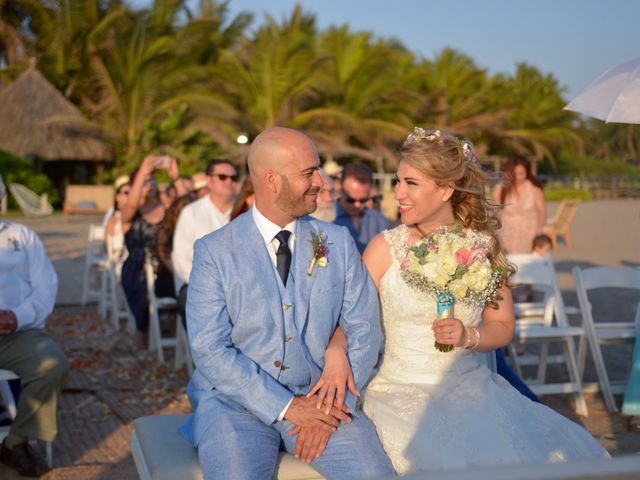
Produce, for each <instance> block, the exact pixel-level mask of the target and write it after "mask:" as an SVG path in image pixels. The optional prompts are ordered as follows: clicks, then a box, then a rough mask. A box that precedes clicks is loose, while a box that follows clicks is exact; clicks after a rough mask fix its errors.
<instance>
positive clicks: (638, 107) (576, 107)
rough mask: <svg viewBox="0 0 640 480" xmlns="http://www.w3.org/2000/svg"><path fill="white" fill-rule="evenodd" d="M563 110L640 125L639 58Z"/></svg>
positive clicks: (597, 81) (606, 75)
mask: <svg viewBox="0 0 640 480" xmlns="http://www.w3.org/2000/svg"><path fill="white" fill-rule="evenodd" d="M564 110H570V111H572V112H578V113H582V114H583V115H588V116H590V117H594V118H598V119H600V120H604V121H605V122H607V123H610V122H614V123H640V58H636V59H635V60H631V61H629V62H626V63H623V64H621V65H618V66H617V67H614V68H612V69H610V70H607V71H606V72H604V73H603V74H602V75H600V76H599V77H598V78H596V79H595V80H594V81H593V82H592V83H591V85H589V86H588V87H587V88H585V89H584V90H583V91H582V93H580V94H579V95H578V96H577V97H576V98H574V99H573V100H572V101H571V102H570V103H569V104H568V105H567V106H566V107H564Z"/></svg>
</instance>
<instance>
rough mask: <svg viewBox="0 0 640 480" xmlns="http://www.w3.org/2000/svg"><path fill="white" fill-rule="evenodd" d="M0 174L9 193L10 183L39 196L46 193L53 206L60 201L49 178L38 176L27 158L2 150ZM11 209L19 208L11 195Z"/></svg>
mask: <svg viewBox="0 0 640 480" xmlns="http://www.w3.org/2000/svg"><path fill="white" fill-rule="evenodd" d="M0 174H2V178H3V179H4V183H5V185H7V191H8V188H9V183H20V184H22V185H24V186H25V187H27V188H28V189H30V190H33V191H34V192H35V193H37V194H38V195H41V194H43V193H46V194H47V195H48V197H49V203H51V204H55V203H57V202H58V201H59V200H60V198H59V195H58V191H57V190H56V189H55V188H54V186H53V183H52V182H51V180H50V179H49V177H47V176H46V175H44V174H37V173H36V170H35V167H34V166H33V164H32V163H31V162H30V161H29V160H27V159H26V158H22V157H16V156H15V155H12V154H11V153H8V152H5V151H2V150H0ZM9 208H11V209H16V208H18V205H17V204H16V203H15V200H14V198H13V196H12V195H9Z"/></svg>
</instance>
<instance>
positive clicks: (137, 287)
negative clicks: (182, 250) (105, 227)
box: [121, 155, 187, 347]
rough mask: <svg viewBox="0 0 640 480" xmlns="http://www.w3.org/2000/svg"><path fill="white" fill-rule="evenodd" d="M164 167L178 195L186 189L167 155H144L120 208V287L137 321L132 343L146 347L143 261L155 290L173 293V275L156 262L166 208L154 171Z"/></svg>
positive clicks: (175, 163)
mask: <svg viewBox="0 0 640 480" xmlns="http://www.w3.org/2000/svg"><path fill="white" fill-rule="evenodd" d="M160 169H164V170H167V172H168V173H169V176H170V177H171V179H172V180H173V182H174V185H175V187H176V191H177V193H178V195H179V196H181V195H184V194H186V193H187V192H186V189H185V188H184V186H183V185H182V182H181V181H180V180H179V172H178V164H177V162H176V160H175V158H172V157H169V156H151V155H150V156H147V157H146V158H145V159H144V161H143V162H142V165H140V168H138V169H137V170H136V171H134V172H133V173H132V174H131V191H130V192H129V198H128V199H127V203H126V204H125V205H124V207H123V208H122V213H121V216H122V231H123V233H124V239H125V243H126V245H127V250H128V251H129V256H128V257H127V260H126V261H125V262H124V264H123V266H122V287H123V289H124V293H125V296H126V297H127V303H128V304H129V309H130V310H131V313H132V314H133V316H134V318H135V320H136V327H137V329H136V335H135V339H134V341H135V344H136V346H137V347H146V346H147V331H148V328H149V300H148V295H147V282H146V276H145V271H144V264H145V261H146V259H147V258H149V259H150V260H151V261H152V262H153V263H154V266H155V268H156V274H157V275H156V282H155V293H156V295H158V296H162V297H166V296H173V295H175V292H174V287H173V274H172V273H171V271H170V270H168V269H166V268H165V267H163V266H162V265H161V264H160V262H158V261H157V258H156V254H155V250H156V249H155V237H156V230H157V229H158V226H159V225H160V222H161V221H162V219H163V218H164V214H165V207H164V205H163V204H162V202H161V201H160V196H159V193H158V188H157V185H156V181H155V179H154V178H153V176H152V175H153V172H154V171H156V170H160Z"/></svg>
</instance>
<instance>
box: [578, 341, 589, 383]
mask: <svg viewBox="0 0 640 480" xmlns="http://www.w3.org/2000/svg"><path fill="white" fill-rule="evenodd" d="M586 360H587V339H586V338H585V337H580V340H579V341H578V374H579V375H580V380H581V381H582V380H583V379H584V366H585V363H586Z"/></svg>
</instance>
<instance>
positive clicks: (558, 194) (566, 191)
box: [544, 188, 592, 202]
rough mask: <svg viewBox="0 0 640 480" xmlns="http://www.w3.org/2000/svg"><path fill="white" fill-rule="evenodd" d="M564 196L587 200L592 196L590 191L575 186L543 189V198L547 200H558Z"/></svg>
mask: <svg viewBox="0 0 640 480" xmlns="http://www.w3.org/2000/svg"><path fill="white" fill-rule="evenodd" d="M564 198H571V199H580V200H584V201H587V202H588V201H589V200H591V198H592V197H591V193H589V192H587V191H586V190H578V189H575V188H550V189H545V191H544V199H545V201H547V202H559V201H560V200H562V199H564Z"/></svg>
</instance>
